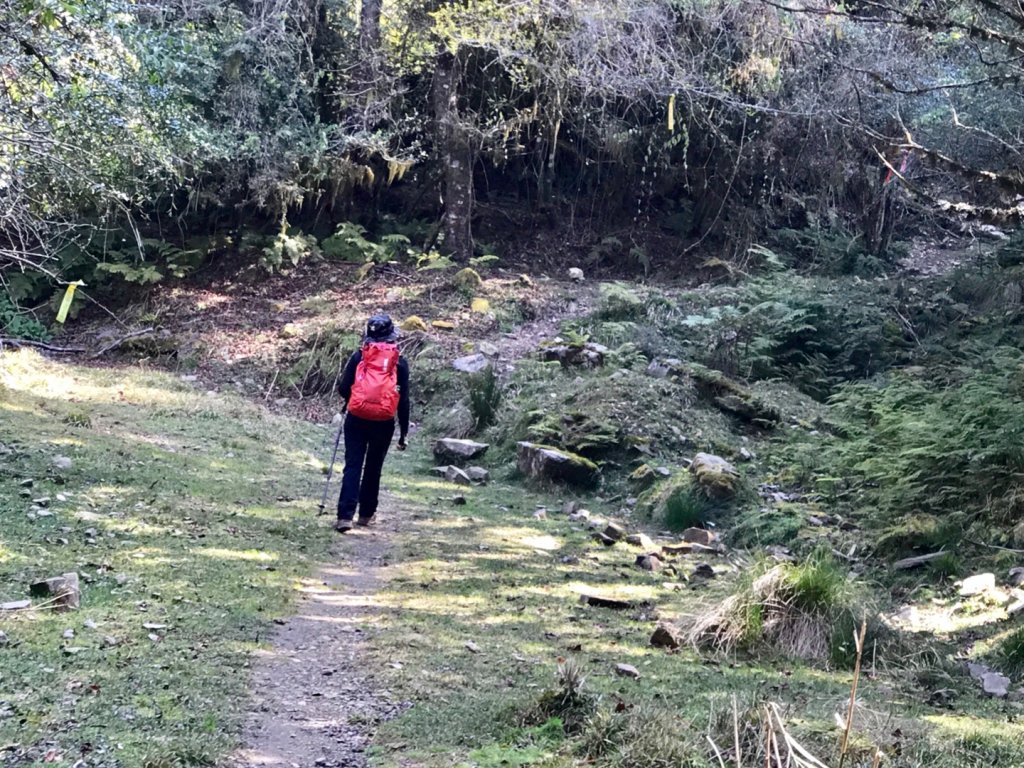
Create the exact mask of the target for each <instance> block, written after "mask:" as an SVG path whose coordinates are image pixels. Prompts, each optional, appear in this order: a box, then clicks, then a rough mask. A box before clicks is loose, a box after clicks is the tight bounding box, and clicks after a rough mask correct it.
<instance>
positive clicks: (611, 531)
mask: <svg viewBox="0 0 1024 768" xmlns="http://www.w3.org/2000/svg"><path fill="white" fill-rule="evenodd" d="M604 535H605V536H607V537H608V538H609V539H615V541H622V540H623V539H624V538H626V529H625V528H623V527H622V526H621V525H619V524H618V523H608V525H607V526H606V527H605V529H604Z"/></svg>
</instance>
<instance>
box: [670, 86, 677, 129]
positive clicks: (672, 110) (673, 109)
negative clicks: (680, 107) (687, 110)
mask: <svg viewBox="0 0 1024 768" xmlns="http://www.w3.org/2000/svg"><path fill="white" fill-rule="evenodd" d="M668 132H669V133H675V132H676V95H675V94H674V93H673V94H672V95H671V96H669V97H668Z"/></svg>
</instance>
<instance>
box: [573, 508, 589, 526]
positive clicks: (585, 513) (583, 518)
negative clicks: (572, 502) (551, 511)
mask: <svg viewBox="0 0 1024 768" xmlns="http://www.w3.org/2000/svg"><path fill="white" fill-rule="evenodd" d="M569 519H570V520H572V521H573V522H574V523H585V522H588V521H589V520H590V510H589V509H577V510H576V511H575V512H573V513H572V514H571V515H569Z"/></svg>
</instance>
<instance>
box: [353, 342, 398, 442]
mask: <svg viewBox="0 0 1024 768" xmlns="http://www.w3.org/2000/svg"><path fill="white" fill-rule="evenodd" d="M362 359H363V351H362V350H361V349H357V350H356V351H355V352H353V353H352V357H350V358H349V359H348V363H346V364H345V372H344V373H342V374H341V379H340V381H338V392H340V393H341V397H342V400H344V401H345V408H346V409H347V408H348V399H349V398H350V397H351V396H352V385H353V384H354V383H355V381H356V366H358V365H359V362H360V361H361V360H362ZM398 433H399V436H400V437H401V438H404V437H405V436H406V435H408V434H409V363H408V362H407V361H406V359H405V358H404V357H402V356H401V355H399V357H398Z"/></svg>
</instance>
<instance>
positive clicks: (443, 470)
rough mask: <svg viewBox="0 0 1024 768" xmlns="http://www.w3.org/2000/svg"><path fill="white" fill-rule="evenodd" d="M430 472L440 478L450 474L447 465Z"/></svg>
mask: <svg viewBox="0 0 1024 768" xmlns="http://www.w3.org/2000/svg"><path fill="white" fill-rule="evenodd" d="M430 471H431V473H433V474H435V475H437V476H438V477H444V476H445V475H447V474H448V466H447V465H445V466H443V467H434V468H433V469H431V470H430Z"/></svg>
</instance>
